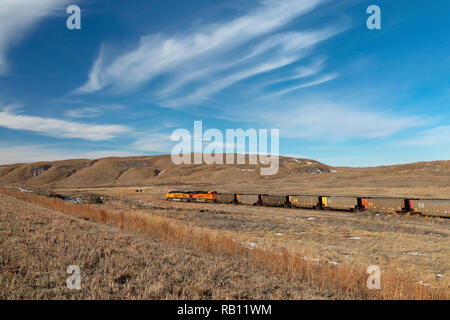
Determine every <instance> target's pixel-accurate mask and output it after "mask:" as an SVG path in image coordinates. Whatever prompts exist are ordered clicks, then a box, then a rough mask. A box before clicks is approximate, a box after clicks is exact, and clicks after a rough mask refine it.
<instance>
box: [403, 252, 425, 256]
mask: <svg viewBox="0 0 450 320" xmlns="http://www.w3.org/2000/svg"><path fill="white" fill-rule="evenodd" d="M405 254H409V255H411V256H426V254H425V253H420V252H405Z"/></svg>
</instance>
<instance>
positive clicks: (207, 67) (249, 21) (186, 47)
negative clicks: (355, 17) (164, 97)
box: [76, 0, 339, 94]
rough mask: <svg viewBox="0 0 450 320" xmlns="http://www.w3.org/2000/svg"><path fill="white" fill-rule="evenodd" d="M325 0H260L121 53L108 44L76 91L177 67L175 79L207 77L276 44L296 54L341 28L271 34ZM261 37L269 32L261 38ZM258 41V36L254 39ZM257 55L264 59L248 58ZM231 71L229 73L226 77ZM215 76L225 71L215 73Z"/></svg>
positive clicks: (141, 79) (136, 81)
mask: <svg viewBox="0 0 450 320" xmlns="http://www.w3.org/2000/svg"><path fill="white" fill-rule="evenodd" d="M322 2H324V0H304V1H296V0H283V1H281V0H265V1H261V5H260V6H259V8H258V9H256V10H254V11H253V12H250V13H247V14H245V15H243V16H241V17H238V18H236V19H233V20H231V21H227V22H222V23H216V24H212V25H204V26H197V27H195V29H194V30H190V32H184V33H181V34H178V35H174V36H165V35H161V34H155V35H148V36H144V37H142V38H141V40H140V42H139V44H138V45H137V46H136V47H135V48H134V49H133V50H130V51H128V52H125V53H122V54H119V55H114V54H113V53H112V51H113V50H106V49H105V47H104V46H103V47H102V50H101V52H100V54H99V56H98V58H97V60H96V61H95V63H94V66H93V68H92V69H91V72H90V74H89V79H88V81H87V82H86V83H85V84H84V85H83V86H81V87H80V88H78V89H77V90H76V92H77V93H91V92H95V91H99V90H102V89H105V88H108V87H111V88H113V89H114V90H117V91H124V90H128V89H134V88H136V87H138V86H140V85H143V84H145V83H147V82H149V81H151V80H153V79H155V78H156V77H158V76H160V75H162V74H168V73H169V74H170V73H173V75H174V78H175V79H176V78H179V77H178V76H179V75H180V74H181V75H182V77H183V78H185V79H189V80H192V79H201V80H206V81H207V80H208V76H211V75H212V74H215V73H217V72H220V71H223V70H224V69H225V68H232V67H234V66H236V65H237V64H239V63H240V62H244V61H245V62H246V63H248V64H250V66H248V67H247V68H254V67H256V66H257V65H260V64H261V63H262V60H264V59H261V58H262V57H260V56H261V54H262V53H268V54H269V53H273V52H272V50H275V53H276V54H277V57H280V58H283V57H286V56H287V54H288V53H291V55H292V52H294V51H295V50H297V51H299V50H301V49H304V48H305V47H307V46H308V45H311V44H313V43H316V42H318V41H321V40H324V39H326V38H328V37H330V36H332V35H333V34H336V33H337V32H339V31H337V30H336V29H335V30H326V29H324V30H319V31H314V32H305V33H281V34H279V35H277V36H273V37H270V34H271V33H274V32H276V31H277V30H279V29H281V28H282V27H284V26H286V25H287V24H288V23H289V22H291V21H292V20H293V19H294V18H297V17H299V16H301V15H302V14H306V13H308V12H310V11H311V10H312V9H314V8H315V7H317V6H318V5H319V4H321V3H322ZM267 36H269V39H267ZM262 37H266V38H264V39H261V38H262ZM257 41H259V42H258V43H256V44H255V42H257ZM243 46H251V47H252V48H253V50H246V49H248V48H244V49H243V48H242V47H243ZM237 48H239V49H240V50H239V51H240V52H241V53H242V51H243V52H244V53H243V56H242V54H236V52H235V50H236V49H237ZM274 48H276V49H274ZM245 51H247V53H245ZM254 57H255V58H257V57H259V59H258V60H256V61H249V59H252V58H254ZM274 58H276V57H274ZM216 66H217V67H216ZM183 73H184V75H183ZM230 76H231V75H230V74H229V73H228V74H226V75H223V76H222V77H225V78H227V77H230ZM214 78H215V79H219V78H221V77H220V76H217V75H215V77H214ZM218 81H220V79H219V80H218ZM175 82H176V83H175V85H173V84H172V86H173V89H176V88H178V87H179V86H180V85H184V84H186V82H187V81H185V80H183V81H179V80H175ZM169 86H170V84H169ZM169 91H170V90H169ZM161 92H163V94H167V90H166V91H165V90H164V89H163V90H162V91H161Z"/></svg>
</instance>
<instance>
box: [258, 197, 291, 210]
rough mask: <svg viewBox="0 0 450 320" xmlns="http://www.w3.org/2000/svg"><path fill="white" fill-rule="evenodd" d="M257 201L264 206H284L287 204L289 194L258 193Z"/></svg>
mask: <svg viewBox="0 0 450 320" xmlns="http://www.w3.org/2000/svg"><path fill="white" fill-rule="evenodd" d="M259 201H260V204H261V205H264V206H270V207H285V206H288V205H289V196H279V195H271V194H260V195H259Z"/></svg>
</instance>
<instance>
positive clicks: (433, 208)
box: [166, 191, 450, 217]
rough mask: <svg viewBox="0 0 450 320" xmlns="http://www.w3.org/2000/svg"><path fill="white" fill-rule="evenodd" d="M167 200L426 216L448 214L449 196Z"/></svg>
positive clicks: (210, 194)
mask: <svg viewBox="0 0 450 320" xmlns="http://www.w3.org/2000/svg"><path fill="white" fill-rule="evenodd" d="M166 199H167V200H172V201H189V202H218V203H232V204H245V205H255V206H276V207H291V208H304V209H321V210H349V211H355V212H357V211H363V210H371V211H375V212H383V213H394V212H397V213H408V212H409V213H417V214H421V215H426V216H438V217H450V200H443V199H442V200H441V199H401V198H389V197H358V196H322V195H270V194H245V193H217V192H215V191H169V192H168V193H167V195H166Z"/></svg>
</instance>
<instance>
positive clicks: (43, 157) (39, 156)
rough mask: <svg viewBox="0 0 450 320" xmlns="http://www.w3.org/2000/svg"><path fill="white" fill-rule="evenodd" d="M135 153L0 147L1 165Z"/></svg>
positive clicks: (34, 146) (23, 146)
mask: <svg viewBox="0 0 450 320" xmlns="http://www.w3.org/2000/svg"><path fill="white" fill-rule="evenodd" d="M134 155H136V154H135V153H132V152H127V151H122V150H101V151H76V150H74V149H73V148H72V149H64V148H57V147H54V146H53V147H52V146H47V145H21V146H8V145H0V164H1V165H5V164H13V163H29V162H36V161H55V160H66V159H98V158H105V157H127V156H134Z"/></svg>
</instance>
